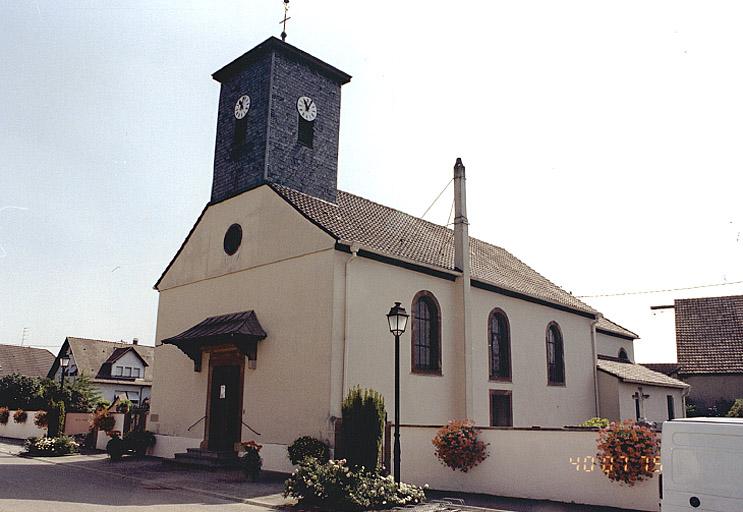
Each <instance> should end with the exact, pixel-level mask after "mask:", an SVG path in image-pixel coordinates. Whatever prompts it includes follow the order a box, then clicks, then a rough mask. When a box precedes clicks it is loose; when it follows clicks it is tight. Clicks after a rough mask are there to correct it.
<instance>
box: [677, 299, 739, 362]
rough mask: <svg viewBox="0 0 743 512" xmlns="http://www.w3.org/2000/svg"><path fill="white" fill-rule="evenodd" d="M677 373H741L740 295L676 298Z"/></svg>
mask: <svg viewBox="0 0 743 512" xmlns="http://www.w3.org/2000/svg"><path fill="white" fill-rule="evenodd" d="M674 308H675V310H676V351H677V356H678V362H679V364H681V370H680V372H679V373H681V374H682V375H685V374H704V373H743V295H733V296H728V297H706V298H700V299H679V300H676V301H674Z"/></svg>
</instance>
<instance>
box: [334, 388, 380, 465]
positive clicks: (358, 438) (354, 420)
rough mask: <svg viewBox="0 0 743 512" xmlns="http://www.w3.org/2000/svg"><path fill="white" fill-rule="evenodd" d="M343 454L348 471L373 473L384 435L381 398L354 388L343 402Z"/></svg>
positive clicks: (369, 390)
mask: <svg viewBox="0 0 743 512" xmlns="http://www.w3.org/2000/svg"><path fill="white" fill-rule="evenodd" d="M342 411H343V424H342V430H341V432H342V439H343V453H344V455H345V457H346V460H348V465H349V466H351V467H359V466H363V467H365V468H366V469H368V470H369V471H376V470H377V468H378V466H379V455H380V452H381V448H382V434H383V433H384V398H383V397H382V395H380V394H379V393H378V392H376V391H374V390H373V389H362V388H360V387H358V386H356V387H355V388H353V389H352V390H350V391H349V392H348V396H346V399H345V400H344V401H343V407H342Z"/></svg>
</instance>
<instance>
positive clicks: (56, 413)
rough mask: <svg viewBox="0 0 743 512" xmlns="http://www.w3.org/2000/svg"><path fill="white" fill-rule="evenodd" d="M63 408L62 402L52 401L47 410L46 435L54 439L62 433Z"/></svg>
mask: <svg viewBox="0 0 743 512" xmlns="http://www.w3.org/2000/svg"><path fill="white" fill-rule="evenodd" d="M64 420H65V406H64V402H63V401H62V400H52V401H51V402H50V403H49V409H48V410H47V424H48V429H47V435H48V436H50V437H54V436H56V435H58V434H63V433H64Z"/></svg>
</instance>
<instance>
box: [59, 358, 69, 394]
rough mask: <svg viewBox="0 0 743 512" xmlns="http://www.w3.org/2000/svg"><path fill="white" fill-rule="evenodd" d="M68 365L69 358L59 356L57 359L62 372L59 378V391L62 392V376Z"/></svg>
mask: <svg viewBox="0 0 743 512" xmlns="http://www.w3.org/2000/svg"><path fill="white" fill-rule="evenodd" d="M69 365H70V358H69V356H61V357H60V358H59V367H60V369H61V370H62V371H61V372H60V374H61V375H60V376H59V389H60V391H64V374H65V373H66V372H67V367H68V366H69Z"/></svg>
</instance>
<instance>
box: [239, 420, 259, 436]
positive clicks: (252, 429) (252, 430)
mask: <svg viewBox="0 0 743 512" xmlns="http://www.w3.org/2000/svg"><path fill="white" fill-rule="evenodd" d="M240 422H241V423H242V424H243V425H245V426H246V427H248V428H249V429H250V431H251V432H252V433H254V434H255V435H257V436H259V435H261V433H260V432H256V431H255V429H254V428H253V427H251V426H250V425H248V424H247V423H245V422H244V421H243V420H242V419H241V420H240Z"/></svg>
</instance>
